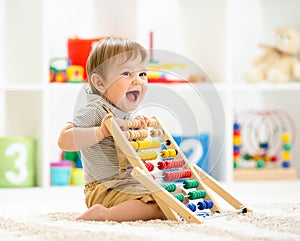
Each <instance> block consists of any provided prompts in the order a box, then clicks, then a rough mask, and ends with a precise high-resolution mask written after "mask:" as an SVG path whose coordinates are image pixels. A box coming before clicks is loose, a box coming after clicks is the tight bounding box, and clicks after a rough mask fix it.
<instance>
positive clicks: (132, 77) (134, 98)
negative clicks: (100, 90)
mask: <svg viewBox="0 0 300 241" xmlns="http://www.w3.org/2000/svg"><path fill="white" fill-rule="evenodd" d="M105 83H107V85H106V90H105V92H104V94H103V95H104V96H105V97H106V98H107V99H108V100H109V101H110V102H111V103H112V104H114V105H115V106H116V107H118V108H119V109H121V110H123V111H126V112H127V111H133V110H135V109H136V108H137V107H138V105H139V103H140V102H141V101H142V99H143V97H144V95H145V92H146V89H147V83H148V79H147V65H146V63H141V61H140V58H136V59H132V60H129V61H127V62H126V63H124V64H118V63H117V61H116V62H115V63H113V64H111V65H110V66H109V71H108V74H107V78H106V80H105Z"/></svg>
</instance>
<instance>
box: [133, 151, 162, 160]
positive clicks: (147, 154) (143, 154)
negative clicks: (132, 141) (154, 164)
mask: <svg viewBox="0 0 300 241" xmlns="http://www.w3.org/2000/svg"><path fill="white" fill-rule="evenodd" d="M137 154H138V156H139V157H140V158H141V160H142V161H149V160H155V159H156V158H157V157H158V154H157V152H155V151H139V152H137Z"/></svg>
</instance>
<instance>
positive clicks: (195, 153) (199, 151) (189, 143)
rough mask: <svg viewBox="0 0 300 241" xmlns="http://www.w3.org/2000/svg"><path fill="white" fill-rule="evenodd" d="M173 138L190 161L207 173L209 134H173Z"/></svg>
mask: <svg viewBox="0 0 300 241" xmlns="http://www.w3.org/2000/svg"><path fill="white" fill-rule="evenodd" d="M173 138H174V140H175V141H176V143H177V145H178V146H179V147H180V149H181V150H182V151H183V153H184V155H185V156H186V157H187V159H188V160H189V161H190V163H195V164H197V165H198V166H199V167H201V168H202V169H203V170H204V171H205V172H207V173H209V158H208V147H209V134H207V133H201V134H199V135H197V136H188V135H186V136H175V135H173Z"/></svg>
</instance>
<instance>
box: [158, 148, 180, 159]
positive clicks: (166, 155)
mask: <svg viewBox="0 0 300 241" xmlns="http://www.w3.org/2000/svg"><path fill="white" fill-rule="evenodd" d="M176 155H177V151H176V150H175V149H166V150H161V152H160V156H161V157H162V158H172V157H175V156H176Z"/></svg>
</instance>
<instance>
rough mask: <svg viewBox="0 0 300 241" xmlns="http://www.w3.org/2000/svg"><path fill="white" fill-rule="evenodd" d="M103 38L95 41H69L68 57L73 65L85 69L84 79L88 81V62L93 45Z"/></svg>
mask: <svg viewBox="0 0 300 241" xmlns="http://www.w3.org/2000/svg"><path fill="white" fill-rule="evenodd" d="M100 39H102V38H93V39H80V38H73V39H68V57H69V59H70V61H71V64H72V65H80V66H82V67H83V68H84V75H83V78H84V80H85V81H87V73H86V61H87V59H88V57H89V54H90V52H91V50H92V49H93V45H94V44H95V43H97V42H98V41H99V40H100Z"/></svg>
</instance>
